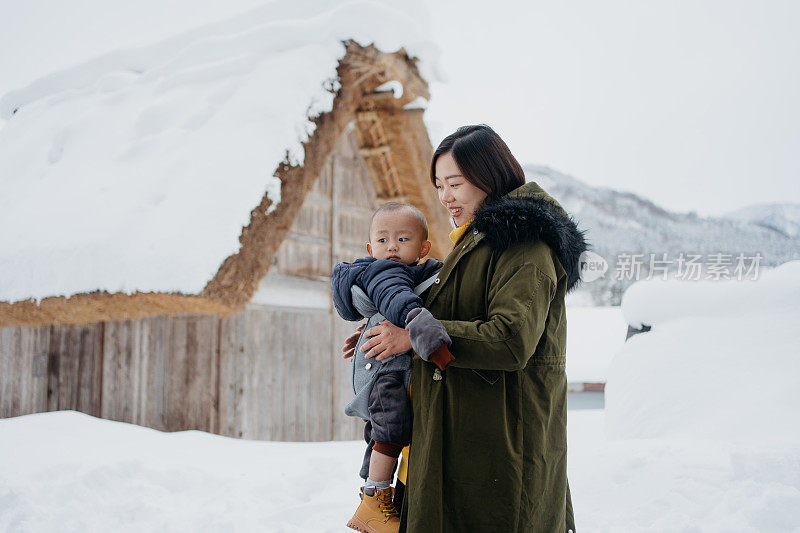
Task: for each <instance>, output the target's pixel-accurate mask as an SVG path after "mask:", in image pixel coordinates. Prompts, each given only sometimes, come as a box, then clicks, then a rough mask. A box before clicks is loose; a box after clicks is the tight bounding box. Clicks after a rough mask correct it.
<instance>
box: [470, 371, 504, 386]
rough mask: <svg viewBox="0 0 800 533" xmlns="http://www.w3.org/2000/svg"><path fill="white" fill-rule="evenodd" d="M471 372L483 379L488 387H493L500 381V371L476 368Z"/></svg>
mask: <svg viewBox="0 0 800 533" xmlns="http://www.w3.org/2000/svg"><path fill="white" fill-rule="evenodd" d="M472 371H473V372H475V373H476V374H478V375H479V376H480V377H481V378H483V380H484V381H485V382H486V383H488V384H489V385H494V384H495V382H497V380H498V379H500V375H501V372H502V370H478V369H477V368H473V369H472Z"/></svg>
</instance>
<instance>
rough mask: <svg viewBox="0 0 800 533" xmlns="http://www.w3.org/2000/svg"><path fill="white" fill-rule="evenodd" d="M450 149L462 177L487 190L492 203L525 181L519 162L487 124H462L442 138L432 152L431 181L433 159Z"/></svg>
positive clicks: (433, 180)
mask: <svg viewBox="0 0 800 533" xmlns="http://www.w3.org/2000/svg"><path fill="white" fill-rule="evenodd" d="M448 152H451V153H452V154H453V159H455V160H456V164H457V165H458V168H460V169H461V173H462V174H463V175H464V178H465V179H466V180H467V181H469V182H470V183H471V184H473V185H475V186H476V187H478V188H479V189H481V190H482V191H483V192H485V193H486V195H487V198H486V202H487V203H491V202H493V201H495V200H497V199H498V198H501V197H503V196H505V195H506V194H508V193H510V192H511V191H513V190H514V189H516V188H517V187H520V186H521V185H524V184H525V172H524V171H523V170H522V165H520V164H519V162H518V161H517V160H516V158H515V157H514V156H513V155H512V154H511V150H509V149H508V145H507V144H506V143H505V142H504V141H503V139H501V138H500V136H499V135H498V134H497V132H495V131H494V130H493V129H492V128H490V127H489V126H487V125H486V124H478V125H476V126H461V127H460V128H458V129H457V130H456V131H455V133H452V134H450V135H448V136H447V137H445V138H444V140H443V141H442V142H441V143H439V147H438V148H437V149H436V151H435V152H434V153H433V161H431V183H433V184H434V185H436V161H437V160H438V159H439V156H440V155H442V154H446V153H448Z"/></svg>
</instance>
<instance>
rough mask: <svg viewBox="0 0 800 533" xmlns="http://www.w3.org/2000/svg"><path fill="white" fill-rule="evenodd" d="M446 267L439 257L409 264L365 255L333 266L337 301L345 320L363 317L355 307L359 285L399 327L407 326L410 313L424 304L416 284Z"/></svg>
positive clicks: (333, 280) (336, 305)
mask: <svg viewBox="0 0 800 533" xmlns="http://www.w3.org/2000/svg"><path fill="white" fill-rule="evenodd" d="M441 268H442V262H441V261H439V260H438V259H428V260H427V261H425V262H424V263H421V264H420V263H415V264H413V265H405V264H403V263H398V262H397V261H389V260H386V259H375V258H374V257H364V258H362V259H356V260H355V261H353V262H352V263H337V264H336V266H335V267H334V268H333V274H332V275H331V282H332V284H333V304H334V306H335V307H336V310H337V311H338V312H339V315H340V316H341V317H342V318H344V319H345V320H350V321H356V320H361V319H362V318H364V317H362V316H361V314H359V312H358V311H356V309H355V307H353V299H352V296H351V294H350V287H352V286H353V285H358V286H359V287H361V289H362V290H363V291H364V292H365V293H366V295H367V297H369V299H370V300H372V303H373V304H375V307H377V308H378V311H379V312H380V313H381V314H382V315H383V316H385V317H386V318H387V319H388V320H389V322H391V323H392V324H394V325H395V326H397V327H400V328H405V327H406V315H407V314H408V312H409V311H411V310H412V309H414V308H416V307H422V306H423V304H422V298H420V297H419V296H417V295H416V294H414V287H416V286H417V285H419V284H420V283H422V282H423V281H425V280H426V279H428V278H429V277H431V276H433V275H434V274H436V272H437V271H438V270H440V269H441Z"/></svg>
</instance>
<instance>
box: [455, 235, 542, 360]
mask: <svg viewBox="0 0 800 533" xmlns="http://www.w3.org/2000/svg"><path fill="white" fill-rule="evenodd" d="M525 248H526V246H525V245H521V246H518V247H517V246H515V247H513V248H511V249H508V250H506V251H505V252H503V253H502V254H500V256H499V258H498V262H497V266H496V268H495V270H494V275H493V276H492V278H491V279H490V280H489V282H488V283H489V287H488V300H489V301H488V313H487V317H486V320H472V321H466V320H442V324H444V327H445V329H446V330H447V333H448V335H450V338H451V339H452V341H453V342H452V344H451V345H450V351H451V352H452V353H453V355H454V356H455V360H454V361H453V362H452V363H451V364H450V366H453V367H461V368H474V369H478V370H505V371H514V370H521V369H522V368H525V365H527V364H528V360H529V359H530V358H531V356H532V355H533V353H534V352H535V351H536V346H537V345H538V343H539V339H540V338H541V336H542V333H543V332H544V327H545V322H546V320H547V315H548V311H549V309H550V302H551V301H552V299H553V297H554V296H555V283H554V282H553V280H552V279H551V278H550V277H549V276H547V275H546V274H545V273H544V272H543V271H542V269H540V268H539V267H537V265H536V263H535V262H534V261H532V260H531V257H530V253H529V252H526V250H525ZM526 255H527V256H528V257H527V259H528V260H527V261H526Z"/></svg>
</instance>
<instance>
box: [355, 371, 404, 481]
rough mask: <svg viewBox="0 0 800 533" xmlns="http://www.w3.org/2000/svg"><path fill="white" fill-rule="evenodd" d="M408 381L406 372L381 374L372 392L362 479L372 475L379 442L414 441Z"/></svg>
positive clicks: (360, 474) (361, 472)
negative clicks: (374, 447) (375, 447)
mask: <svg viewBox="0 0 800 533" xmlns="http://www.w3.org/2000/svg"><path fill="white" fill-rule="evenodd" d="M404 381H405V373H404V372H388V373H386V374H381V375H379V376H378V377H377V378H376V380H375V384H374V385H373V387H372V391H370V393H369V420H367V423H366V425H365V426H364V441H366V443H367V449H366V451H365V452H364V461H363V462H362V464H361V470H360V471H359V473H358V475H359V477H361V479H367V476H368V475H369V460H370V457H372V447H373V446H374V445H375V443H376V442H390V443H392V444H397V445H399V446H407V445H408V444H409V443H410V442H411V416H412V415H411V398H410V397H409V395H408V389H406V386H405V383H404ZM376 481H378V480H376Z"/></svg>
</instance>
